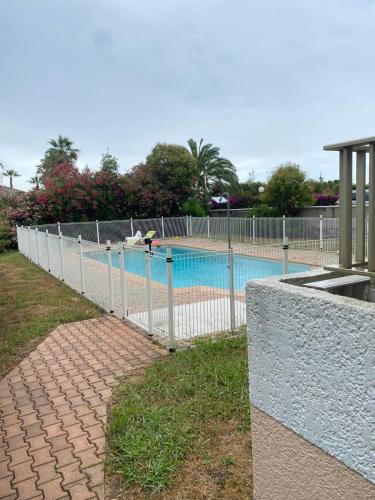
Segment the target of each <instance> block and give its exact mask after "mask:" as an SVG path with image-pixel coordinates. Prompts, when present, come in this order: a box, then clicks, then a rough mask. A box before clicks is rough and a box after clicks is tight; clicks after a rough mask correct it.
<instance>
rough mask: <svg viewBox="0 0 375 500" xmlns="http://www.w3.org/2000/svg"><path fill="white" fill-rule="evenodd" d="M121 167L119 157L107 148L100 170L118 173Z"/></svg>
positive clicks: (111, 173)
mask: <svg viewBox="0 0 375 500" xmlns="http://www.w3.org/2000/svg"><path fill="white" fill-rule="evenodd" d="M119 168H120V165H119V163H118V158H116V156H113V155H111V154H110V153H109V150H108V149H107V152H106V153H105V154H103V155H102V159H101V160H100V170H101V171H102V172H105V173H106V174H109V175H118V173H119V172H118V171H119Z"/></svg>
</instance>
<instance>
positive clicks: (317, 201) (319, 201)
mask: <svg viewBox="0 0 375 500" xmlns="http://www.w3.org/2000/svg"><path fill="white" fill-rule="evenodd" d="M338 199H339V197H338V195H337V194H314V205H316V206H326V205H335V204H336V203H337V201H338Z"/></svg>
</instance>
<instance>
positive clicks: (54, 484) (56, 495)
mask: <svg viewBox="0 0 375 500" xmlns="http://www.w3.org/2000/svg"><path fill="white" fill-rule="evenodd" d="M61 482H62V478H58V479H54V480H52V481H49V482H48V483H44V484H41V485H40V486H39V488H40V490H42V491H43V494H44V498H45V499H46V500H47V499H48V500H59V499H61V498H64V497H66V491H64V490H63V488H62V486H61Z"/></svg>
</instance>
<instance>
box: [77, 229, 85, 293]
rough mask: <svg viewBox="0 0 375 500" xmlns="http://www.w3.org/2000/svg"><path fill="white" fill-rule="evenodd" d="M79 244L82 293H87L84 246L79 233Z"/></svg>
mask: <svg viewBox="0 0 375 500" xmlns="http://www.w3.org/2000/svg"><path fill="white" fill-rule="evenodd" d="M78 246H79V275H80V278H81V294H82V295H84V294H85V276H84V274H83V272H84V271H83V248H82V236H81V235H80V234H79V235H78Z"/></svg>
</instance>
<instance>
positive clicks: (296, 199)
mask: <svg viewBox="0 0 375 500" xmlns="http://www.w3.org/2000/svg"><path fill="white" fill-rule="evenodd" d="M264 200H265V201H266V202H267V203H268V205H269V206H270V207H272V208H275V209H277V211H278V213H279V215H286V216H294V215H297V214H298V212H299V210H300V209H301V208H303V207H304V206H306V205H309V204H311V202H312V195H311V188H310V185H309V183H308V181H307V180H306V174H305V172H303V170H302V169H301V167H300V166H299V165H297V164H296V163H284V164H282V165H280V166H279V167H277V168H276V169H275V170H274V171H273V173H272V175H271V177H270V178H269V179H268V183H267V186H266V190H265V194H264Z"/></svg>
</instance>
